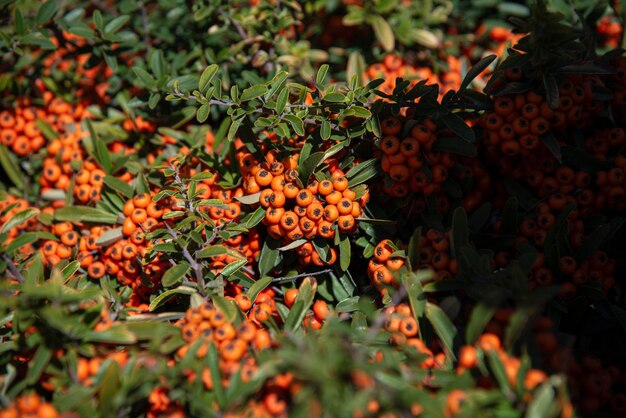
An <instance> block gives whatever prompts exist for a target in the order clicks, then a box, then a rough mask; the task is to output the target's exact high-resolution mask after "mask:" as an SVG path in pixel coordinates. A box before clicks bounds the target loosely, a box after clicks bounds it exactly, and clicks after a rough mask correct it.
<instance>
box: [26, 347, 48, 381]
mask: <svg viewBox="0 0 626 418" xmlns="http://www.w3.org/2000/svg"><path fill="white" fill-rule="evenodd" d="M51 359H52V351H51V350H50V349H49V348H48V347H47V346H46V345H43V344H42V345H40V346H39V348H38V349H37V352H36V353H35V355H34V356H33V357H32V360H31V361H30V362H29V367H28V372H27V373H26V378H25V380H26V382H27V383H28V384H35V383H36V382H37V381H38V380H39V378H40V377H41V375H42V374H43V372H44V370H45V369H46V367H47V366H48V363H50V360H51Z"/></svg>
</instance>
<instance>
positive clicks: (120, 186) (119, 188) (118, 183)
mask: <svg viewBox="0 0 626 418" xmlns="http://www.w3.org/2000/svg"><path fill="white" fill-rule="evenodd" d="M103 182H104V184H106V185H107V186H109V187H110V188H111V189H113V190H115V191H116V192H119V193H121V194H122V195H124V196H126V197H127V198H129V199H130V198H132V197H133V188H132V186H131V185H130V184H128V183H126V182H125V181H123V180H120V179H118V178H117V177H115V176H106V177H105V178H104V179H103Z"/></svg>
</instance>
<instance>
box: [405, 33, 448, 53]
mask: <svg viewBox="0 0 626 418" xmlns="http://www.w3.org/2000/svg"><path fill="white" fill-rule="evenodd" d="M409 34H410V36H411V39H412V40H413V41H414V42H415V43H417V44H420V45H422V46H423V47H426V48H428V49H436V48H439V47H440V46H441V42H440V41H439V38H438V37H437V35H435V34H434V33H432V32H431V31H429V30H426V29H421V28H413V29H412V30H411V31H410V32H409Z"/></svg>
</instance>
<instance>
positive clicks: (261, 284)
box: [247, 276, 272, 302]
mask: <svg viewBox="0 0 626 418" xmlns="http://www.w3.org/2000/svg"><path fill="white" fill-rule="evenodd" d="M270 284H272V278H271V277H269V276H268V277H263V278H261V279H259V280H257V281H256V282H254V284H253V285H252V286H250V289H248V292H247V295H248V297H249V298H250V300H251V301H252V302H254V301H255V300H256V297H257V296H259V293H261V292H262V291H263V290H265V289H266V288H267V287H268V286H269V285H270Z"/></svg>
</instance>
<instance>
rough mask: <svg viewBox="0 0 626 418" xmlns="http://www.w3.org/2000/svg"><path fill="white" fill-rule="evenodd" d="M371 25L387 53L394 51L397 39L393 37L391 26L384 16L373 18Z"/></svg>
mask: <svg viewBox="0 0 626 418" xmlns="http://www.w3.org/2000/svg"><path fill="white" fill-rule="evenodd" d="M371 24H372V28H373V29H374V34H375V35H376V38H377V39H378V41H379V42H380V44H381V45H382V47H383V49H384V50H385V51H387V52H390V51H392V50H393V48H394V46H395V43H396V39H395V37H394V35H393V30H392V29H391V25H389V23H387V21H386V20H385V19H384V18H383V17H382V16H373V17H372V18H371Z"/></svg>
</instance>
